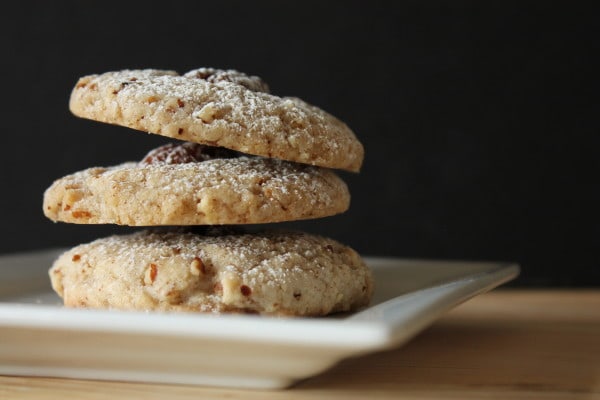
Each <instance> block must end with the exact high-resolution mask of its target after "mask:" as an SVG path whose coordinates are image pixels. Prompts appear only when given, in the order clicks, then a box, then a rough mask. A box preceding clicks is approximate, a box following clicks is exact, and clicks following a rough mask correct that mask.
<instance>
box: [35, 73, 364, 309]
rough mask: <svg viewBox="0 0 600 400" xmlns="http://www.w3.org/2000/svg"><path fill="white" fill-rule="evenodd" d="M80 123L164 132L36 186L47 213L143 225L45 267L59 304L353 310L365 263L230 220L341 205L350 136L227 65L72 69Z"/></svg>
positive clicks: (355, 161)
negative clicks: (147, 144) (139, 152)
mask: <svg viewBox="0 0 600 400" xmlns="http://www.w3.org/2000/svg"><path fill="white" fill-rule="evenodd" d="M70 109H71V111H72V112H73V113H74V114H75V115H77V116H79V117H83V118H88V119H92V120H96V121H100V122H105V123H110V124H117V125H122V126H126V127H129V128H133V129H137V130H141V131H145V132H148V133H154V134H158V135H163V136H167V137H170V138H174V139H177V142H176V143H170V144H166V145H164V146H162V147H159V148H158V149H155V150H153V151H151V152H150V153H148V154H147V155H146V156H145V157H143V158H142V160H141V161H139V162H127V163H124V164H121V165H117V166H113V167H107V168H90V169H87V170H84V171H80V172H76V173H74V174H71V175H68V176H65V177H63V178H61V179H58V180H57V181H55V182H54V183H53V184H52V185H51V186H50V187H49V188H48V189H47V190H46V192H45V194H44V205H43V208H44V213H45V215H46V216H47V217H48V218H50V219H51V220H53V221H62V222H70V223H77V224H120V225H130V226H140V227H157V226H161V227H166V228H161V229H156V228H152V229H149V230H143V231H140V232H137V233H134V234H131V235H119V236H117V235H115V236H111V237H108V238H103V239H99V240H96V241H94V242H92V243H89V244H83V245H80V246H77V247H75V248H73V249H71V250H69V251H67V252H65V253H64V254H62V255H61V256H60V257H59V258H58V259H57V260H56V261H55V262H54V265H53V266H52V268H51V269H50V278H51V282H52V287H53V288H54V290H55V291H56V292H57V293H58V294H59V295H60V296H61V297H62V298H63V300H64V304H65V305H66V306H70V307H90V308H114V309H124V310H144V311H147V310H160V311H193V312H212V313H226V312H238V313H239V312H244V313H259V314H265V315H296V316H316V315H326V314H329V313H333V312H340V311H351V310H355V309H357V308H360V307H362V306H365V305H366V304H367V303H368V302H369V300H370V297H371V294H372V291H373V282H372V277H371V273H370V271H369V269H368V267H367V266H366V265H365V264H364V262H363V261H362V260H361V258H360V256H359V255H358V254H357V253H356V252H355V251H354V250H352V249H350V248H349V247H347V246H344V245H342V244H340V243H338V242H336V241H334V240H331V239H328V238H324V237H320V236H315V235H309V234H306V233H302V232H279V231H268V230H267V231H261V232H253V233H244V232H242V231H240V229H239V228H240V227H241V226H242V225H243V224H266V223H272V222H281V221H293V220H300V219H308V218H320V217H325V216H330V215H334V214H338V213H341V212H344V211H346V210H347V209H348V207H349V204H350V194H349V192H348V189H347V186H346V184H345V183H344V182H343V181H342V180H341V179H340V178H339V177H338V176H337V175H336V174H335V173H334V172H333V171H332V170H331V169H344V170H349V171H354V172H357V171H358V170H359V168H360V165H361V163H362V158H363V148H362V145H361V144H360V142H359V141H358V140H357V139H356V137H355V136H354V134H353V133H352V131H351V130H350V129H349V128H348V127H347V126H346V125H345V124H344V123H343V122H341V121H339V120H338V119H336V118H335V117H333V116H331V115H329V114H328V113H326V112H324V111H323V110H321V109H319V108H317V107H314V106H312V105H309V104H307V103H305V102H303V101H302V100H300V99H297V98H289V97H283V98H282V97H277V96H274V95H271V94H269V89H268V86H267V85H266V84H265V83H264V82H263V81H262V80H261V79H260V78H258V77H255V76H247V75H245V74H243V73H240V72H237V71H234V70H216V69H212V68H200V69H197V70H193V71H190V72H188V73H186V74H184V75H179V74H177V73H176V72H173V71H161V70H125V71H118V72H109V73H105V74H101V75H91V76H86V77H83V78H81V79H80V80H79V81H78V82H77V84H76V85H75V88H74V89H73V92H72V94H71V100H70Z"/></svg>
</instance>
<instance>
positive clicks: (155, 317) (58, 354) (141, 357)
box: [0, 250, 519, 389]
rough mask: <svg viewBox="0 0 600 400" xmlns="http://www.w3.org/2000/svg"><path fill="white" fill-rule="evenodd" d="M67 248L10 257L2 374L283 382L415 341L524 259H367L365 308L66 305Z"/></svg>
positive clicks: (2, 274)
mask: <svg viewBox="0 0 600 400" xmlns="http://www.w3.org/2000/svg"><path fill="white" fill-rule="evenodd" d="M58 253H59V251H57V250H55V251H43V252H36V253H28V254H17V255H9V256H0V374H4V375H36V376H57V377H71V378H85V379H108V380H120V381H145V382H166V383H185V384H199V385H213V386H229V387H252V388H272V389H275V388H283V387H286V386H289V385H291V384H292V383H294V382H295V381H297V380H299V379H303V378H306V377H309V376H312V375H315V374H318V373H320V372H322V371H324V370H326V369H328V368H330V367H331V366H332V365H334V364H336V363H337V362H338V361H340V360H342V359H343V358H347V357H352V356H358V355H361V354H365V353H369V352H373V351H377V350H383V349H388V348H392V347H396V346H399V345H400V344H402V343H404V342H405V341H407V340H408V339H410V338H411V337H413V336H414V335H415V334H417V333H418V332H419V331H421V330H422V329H423V328H425V327H426V326H428V325H429V324H430V323H431V322H433V321H434V320H435V319H436V318H438V317H439V316H440V315H442V314H443V313H444V312H446V311H447V310H449V309H450V308H452V307H454V306H456V305H457V304H459V303H461V302H463V301H465V300H467V299H469V298H470V297H472V296H475V295H477V294H479V293H482V292H485V291H487V290H490V289H492V288H493V287H495V286H497V285H500V284H502V283H504V282H506V281H508V280H510V279H512V278H514V277H515V276H517V274H518V273H519V267H518V266H516V265H514V264H500V263H473V262H456V261H454V262H441V261H412V260H400V259H390V258H387V259H386V258H366V261H367V263H368V264H369V265H370V267H371V268H372V269H373V272H374V275H375V282H376V291H375V297H374V299H373V303H372V305H371V306H370V307H369V308H367V309H366V310H364V311H361V312H358V313H355V314H348V315H338V316H334V317H327V318H311V319H309V318H301V319H293V318H273V317H260V316H246V315H244V316H233V315H232V316H210V315H192V314H166V313H143V312H123V311H106V310H78V309H66V308H63V307H62V306H61V305H60V304H61V303H60V300H59V298H58V297H57V296H56V295H54V294H53V292H52V291H51V289H50V286H49V279H48V276H47V269H48V267H49V265H50V264H51V262H52V261H53V260H54V258H55V257H56V256H57V255H58Z"/></svg>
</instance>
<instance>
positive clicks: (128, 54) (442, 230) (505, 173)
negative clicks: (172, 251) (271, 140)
mask: <svg viewBox="0 0 600 400" xmlns="http://www.w3.org/2000/svg"><path fill="white" fill-rule="evenodd" d="M83 3H85V2H69V3H67V2H47V3H46V2H31V1H19V2H14V4H13V5H12V7H13V8H12V9H11V10H3V12H2V13H1V14H0V33H1V35H0V48H1V49H2V53H3V55H2V63H1V67H0V68H1V71H0V72H1V75H0V77H1V78H2V96H1V102H2V104H1V107H0V110H1V111H0V112H1V115H2V128H3V132H2V135H3V137H4V138H5V139H4V140H3V143H4V147H3V148H2V152H1V153H0V154H1V157H0V163H1V164H0V168H1V169H0V174H1V175H0V176H1V179H2V196H0V210H2V212H3V224H2V226H3V230H2V240H1V241H0V252H15V251H22V250H29V249H36V248H43V247H48V246H66V245H74V244H77V243H80V242H84V241H89V240H92V239H94V238H96V237H98V236H102V235H107V234H110V233H112V232H127V231H130V230H131V229H127V228H123V227H116V226H100V227H90V226H82V225H67V224H53V223H51V222H49V221H48V220H46V219H45V218H44V217H43V214H42V210H41V202H42V193H43V191H44V189H45V188H46V187H47V186H48V185H50V183H51V182H52V181H53V180H54V179H56V178H58V177H60V176H63V175H65V174H67V173H70V172H73V171H76V170H80V169H83V168H86V167H89V166H94V165H110V164H115V163H119V162H121V161H124V160H130V159H139V158H140V157H141V156H142V155H143V154H145V152H146V151H147V150H149V149H151V148H153V147H155V146H157V145H158V144H161V143H164V141H165V139H163V138H160V137H155V136H151V135H146V134H143V133H140V132H136V131H133V130H128V129H125V128H120V127H115V126H108V125H103V124H99V123H94V122H91V121H87V120H80V119H77V118H75V117H74V116H72V115H70V113H69V111H68V108H67V102H68V96H69V93H70V90H71V88H72V86H73V84H74V83H75V81H76V80H77V78H78V77H79V76H81V75H85V74H90V73H97V72H105V71H108V70H115V69H123V68H145V67H154V68H168V69H176V70H178V71H180V72H182V71H186V70H189V69H192V68H195V67H199V66H214V67H221V68H236V69H239V70H242V71H247V72H249V73H252V74H258V75H261V76H262V77H264V78H265V80H267V82H269V84H270V86H271V89H272V91H273V92H274V93H275V94H280V95H295V96H298V97H301V98H303V99H305V100H307V101H309V102H311V103H314V104H316V105H318V106H320V107H322V108H324V109H326V110H327V111H329V112H331V113H332V114H334V115H336V116H338V117H339V118H341V119H343V120H344V121H346V122H347V123H348V125H349V126H350V127H352V128H353V130H354V131H355V132H356V133H357V135H358V137H359V138H360V139H361V141H362V142H363V143H364V145H365V148H366V159H365V164H364V169H363V171H362V172H361V173H360V174H358V175H354V174H349V173H343V174H342V176H343V178H345V179H346V180H347V182H348V183H349V185H350V189H351V191H352V195H353V198H352V206H351V209H350V210H349V211H348V212H347V213H345V214H343V215H340V216H336V217H332V218H326V219H323V220H315V221H306V222H302V223H296V224H291V226H292V227H295V228H298V229H305V230H308V231H311V232H317V233H322V234H325V235H329V236H332V237H334V238H337V239H339V240H340V241H343V242H346V243H348V244H350V245H352V246H353V247H355V248H356V249H357V250H359V251H360V252H362V253H364V254H373V255H390V256H400V257H428V258H451V259H490V260H510V261H517V262H519V263H520V264H521V265H522V267H523V273H522V275H521V278H520V279H519V280H518V281H517V282H516V283H514V284H516V285H518V284H521V285H539V286H541V285H557V286H566V285H578V286H582V285H598V284H600V274H599V268H600V265H599V260H600V257H599V254H600V252H599V245H600V240H599V238H600V228H599V227H600V219H599V218H598V213H597V211H596V208H597V207H598V203H599V200H600V197H599V196H598V194H597V190H596V188H597V186H598V178H599V174H598V172H599V171H600V168H599V167H600V165H599V162H598V150H599V147H598V146H599V145H600V140H599V139H598V135H599V127H600V124H599V123H598V117H599V111H600V109H599V104H600V101H599V96H598V90H597V89H598V85H597V81H598V67H600V64H599V63H598V62H597V60H596V59H595V58H596V57H597V54H598V52H599V50H600V48H599V43H600V40H599V39H600V35H599V34H598V17H599V14H598V13H597V12H596V11H597V10H595V9H592V8H590V7H582V6H581V5H577V4H572V3H571V2H566V1H565V2H563V3H562V4H559V5H554V6H549V5H546V4H543V2H539V3H538V4H535V3H526V2H512V1H502V2H480V1H474V2H462V1H457V2H442V3H438V2H427V1H425V2H422V1H418V2H398V4H396V5H393V6H391V5H388V3H378V2H372V1H369V2H360V3H359V2H335V3H334V2H324V1H319V2H311V1H303V2H249V1H239V2H232V1H220V2H219V1H211V2H200V1H198V2H171V3H167V4H164V3H161V5H160V6H151V5H148V4H147V3H139V4H137V5H135V4H128V3H127V2H125V1H122V2H107V1H104V2H101V3H100V2H97V3H95V5H84V4H83ZM554 4H556V3H554Z"/></svg>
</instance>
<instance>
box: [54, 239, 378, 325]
mask: <svg viewBox="0 0 600 400" xmlns="http://www.w3.org/2000/svg"><path fill="white" fill-rule="evenodd" d="M50 278H51V281H52V286H53V288H54V290H55V291H56V292H57V293H58V294H59V295H60V296H61V297H62V298H63V300H64V303H65V305H67V306H70V307H89V308H115V309H125V310H160V311H191V312H213V313H221V312H248V313H259V314H266V315H295V316H317V315H326V314H329V313H333V312H339V311H351V310H356V309H357V308H360V307H362V306H365V305H366V304H367V303H368V302H369V299H370V297H371V295H372V292H373V279H372V276H371V273H370V271H369V269H368V267H367V266H366V265H365V264H364V262H363V261H362V260H361V258H360V257H359V255H358V254H357V253H356V252H355V251H354V250H352V249H350V248H349V247H347V246H344V245H341V244H340V243H338V242H336V241H334V240H331V239H327V238H323V237H319V236H313V235H308V234H305V233H289V232H287V233H277V232H267V233H259V234H252V235H250V234H228V233H225V234H216V235H198V234H194V233H181V232H161V233H158V232H157V233H151V232H139V233H135V234H132V235H124V236H111V237H108V238H104V239H99V240H96V241H94V242H92V243H89V244H83V245H80V246H77V247H75V248H73V249H71V250H69V251H67V252H65V253H64V254H62V255H61V256H60V257H59V258H58V259H57V260H56V261H55V262H54V265H53V266H52V268H51V269H50Z"/></svg>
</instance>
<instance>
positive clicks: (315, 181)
mask: <svg viewBox="0 0 600 400" xmlns="http://www.w3.org/2000/svg"><path fill="white" fill-rule="evenodd" d="M349 204H350V193H349V192H348V188H347V186H346V184H345V183H344V182H343V181H342V180H341V179H340V178H339V177H338V176H337V175H336V174H335V173H334V172H332V171H330V170H327V169H323V168H318V167H313V166H309V165H303V164H296V163H290V162H286V161H281V160H275V159H268V158H262V157H245V156H244V157H240V154H239V153H236V152H232V151H229V150H226V149H219V148H211V147H207V146H202V145H199V144H195V143H183V144H179V145H166V146H163V147H161V148H159V149H157V150H154V151H152V152H150V153H149V154H148V155H147V156H146V157H145V158H144V159H143V161H142V162H140V163H134V162H131V163H125V164H121V165H118V166H114V167H108V168H99V167H96V168H90V169H86V170H84V171H80V172H76V173H74V174H72V175H68V176H65V177H63V178H61V179H58V180H56V181H55V182H54V183H53V184H52V185H51V186H50V187H49V188H48V189H47V190H46V192H45V194H44V204H43V209H44V213H45V214H46V216H47V217H48V218H50V219H52V220H54V221H62V222H71V223H79V224H106V223H111V224H119V225H131V226H154V225H204V224H257V223H268V222H280V221H292V220H299V219H309V218H320V217H325V216H329V215H333V214H337V213H341V212H344V211H346V210H347V209H348V207H349Z"/></svg>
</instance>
